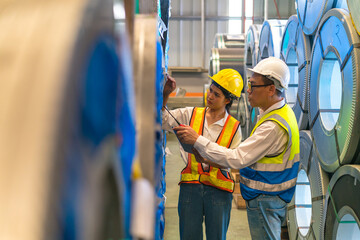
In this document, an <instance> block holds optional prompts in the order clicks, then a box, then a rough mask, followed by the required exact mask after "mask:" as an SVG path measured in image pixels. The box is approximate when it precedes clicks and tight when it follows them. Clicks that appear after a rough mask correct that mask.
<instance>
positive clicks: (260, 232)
mask: <svg viewBox="0 0 360 240" xmlns="http://www.w3.org/2000/svg"><path fill="white" fill-rule="evenodd" d="M286 206H287V203H286V202H285V201H284V200H282V199H281V198H280V197H278V196H270V195H264V194H261V195H259V196H258V197H256V198H254V199H252V200H250V201H246V209H247V216H248V222H249V228H250V234H251V238H252V239H254V240H258V239H269V240H274V239H279V240H280V239H281V225H282V223H283V221H285V215H286Z"/></svg>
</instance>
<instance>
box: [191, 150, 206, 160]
mask: <svg viewBox="0 0 360 240" xmlns="http://www.w3.org/2000/svg"><path fill="white" fill-rule="evenodd" d="M192 152H193V154H194V156H195V159H196V161H197V162H198V163H208V161H206V159H205V158H203V157H202V156H201V155H200V153H199V152H198V150H196V149H195V148H193V149H192Z"/></svg>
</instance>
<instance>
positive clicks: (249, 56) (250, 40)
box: [244, 24, 262, 83]
mask: <svg viewBox="0 0 360 240" xmlns="http://www.w3.org/2000/svg"><path fill="white" fill-rule="evenodd" d="M261 27H262V25H260V24H253V25H251V26H250V27H249V30H248V31H247V34H246V41H245V65H244V82H245V83H246V82H247V79H248V77H250V76H247V72H246V69H247V68H253V67H255V65H256V63H257V54H258V50H259V36H260V31H261Z"/></svg>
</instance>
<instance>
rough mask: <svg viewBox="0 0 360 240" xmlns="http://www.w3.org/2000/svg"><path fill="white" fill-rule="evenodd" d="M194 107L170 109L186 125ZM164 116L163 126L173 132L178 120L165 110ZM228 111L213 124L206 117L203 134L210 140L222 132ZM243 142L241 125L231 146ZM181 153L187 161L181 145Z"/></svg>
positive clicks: (185, 160) (213, 140) (233, 146)
mask: <svg viewBox="0 0 360 240" xmlns="http://www.w3.org/2000/svg"><path fill="white" fill-rule="evenodd" d="M193 109H194V108H193V107H186V108H178V109H174V110H170V112H171V114H172V115H173V116H174V117H175V118H176V119H177V120H178V121H179V122H180V123H181V124H184V125H189V123H190V118H191V114H192V111H193ZM162 113H163V117H162V124H163V125H162V128H163V129H164V130H167V131H171V132H173V130H172V128H173V127H176V126H178V124H177V123H176V121H175V120H174V119H173V117H171V116H170V114H169V113H168V112H167V111H166V110H164V111H163V112H162ZM228 115H229V114H228V113H227V112H225V116H224V118H222V119H220V120H219V121H217V122H215V123H213V124H211V125H210V126H209V125H208V124H207V121H206V118H205V120H204V129H203V136H204V138H206V139H207V140H208V141H210V142H214V144H216V143H215V141H216V139H217V138H218V136H219V135H220V133H221V130H222V129H223V127H224V124H225V121H226V118H227V117H228ZM240 142H241V130H240V127H239V128H238V130H237V132H236V133H235V135H234V138H233V141H232V142H231V145H230V148H236V147H237V146H239V144H240ZM180 153H181V157H182V159H183V160H184V162H185V163H187V161H188V154H187V153H186V152H185V151H184V149H183V148H182V147H181V145H180ZM203 166H204V167H205V168H206V167H207V165H205V164H203ZM224 170H226V169H224Z"/></svg>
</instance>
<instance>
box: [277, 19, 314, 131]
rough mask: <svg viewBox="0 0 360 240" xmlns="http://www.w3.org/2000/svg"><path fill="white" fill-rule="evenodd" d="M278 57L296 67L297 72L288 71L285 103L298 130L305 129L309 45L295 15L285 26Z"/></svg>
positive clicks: (306, 124) (306, 119)
mask: <svg viewBox="0 0 360 240" xmlns="http://www.w3.org/2000/svg"><path fill="white" fill-rule="evenodd" d="M280 56H281V59H282V60H284V62H286V64H287V65H288V66H289V68H290V69H292V68H294V67H297V71H290V83H289V88H288V90H287V91H286V92H285V94H286V99H287V103H288V104H289V105H290V106H292V109H293V111H294V113H295V116H296V119H297V122H298V126H299V129H300V130H302V129H306V128H307V126H308V116H307V113H308V102H307V100H308V96H307V94H308V89H307V85H308V76H309V71H310V64H309V63H310V57H311V43H310V39H309V37H308V36H306V35H305V34H304V32H303V31H302V28H301V26H300V25H299V21H298V18H297V16H296V15H293V16H291V17H290V18H289V20H288V22H287V24H286V27H285V33H284V35H283V37H282V42H281V54H280ZM295 74H296V76H295ZM296 79H297V81H296ZM292 87H296V88H297V91H296V92H295V91H291V89H292Z"/></svg>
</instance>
